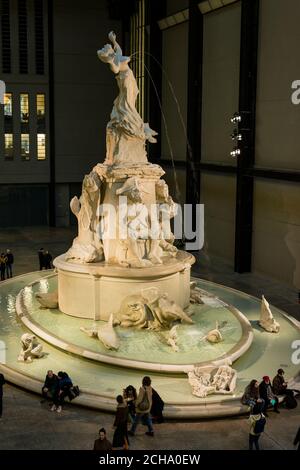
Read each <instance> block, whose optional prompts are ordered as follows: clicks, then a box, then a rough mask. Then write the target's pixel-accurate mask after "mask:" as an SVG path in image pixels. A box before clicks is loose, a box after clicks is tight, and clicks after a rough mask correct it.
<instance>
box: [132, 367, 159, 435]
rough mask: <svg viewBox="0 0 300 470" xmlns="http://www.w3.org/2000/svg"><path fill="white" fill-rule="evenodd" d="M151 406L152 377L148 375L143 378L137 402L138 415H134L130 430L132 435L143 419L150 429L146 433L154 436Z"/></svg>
mask: <svg viewBox="0 0 300 470" xmlns="http://www.w3.org/2000/svg"><path fill="white" fill-rule="evenodd" d="M151 407H152V387H151V379H150V377H148V376H146V377H144V378H143V380H142V386H141V387H140V391H139V394H138V397H137V399H136V402H135V411H136V415H135V417H134V420H133V423H132V426H131V429H130V431H129V432H128V434H129V435H130V436H134V433H135V431H136V428H137V425H138V424H139V422H140V421H141V420H143V422H144V423H145V424H146V425H147V426H148V431H147V432H146V435H147V436H151V437H153V436H154V431H153V426H152V419H151V415H150V410H151Z"/></svg>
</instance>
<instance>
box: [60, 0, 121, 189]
mask: <svg viewBox="0 0 300 470" xmlns="http://www.w3.org/2000/svg"><path fill="white" fill-rule="evenodd" d="M111 30H114V31H116V33H118V32H119V30H120V28H119V23H116V22H115V21H111V20H109V18H108V11H107V5H106V2H105V1H97V0H86V1H85V2H84V4H83V3H82V1H81V0H75V1H74V0H64V1H63V2H62V1H60V0H55V1H54V67H55V83H54V89H55V155H56V159H55V160H56V180H57V182H58V183H64V182H68V183H70V182H78V181H81V180H82V178H83V176H84V174H85V173H88V172H90V171H91V169H92V168H93V166H94V165H95V164H96V163H97V162H102V161H103V160H104V158H105V128H106V123H107V122H108V121H109V116H110V112H111V109H112V104H113V100H114V98H115V97H116V96H117V93H118V92H117V85H116V82H115V79H114V76H113V74H112V72H110V71H109V69H108V66H106V65H105V64H103V63H102V62H100V60H99V59H98V57H97V54H96V52H97V50H98V49H99V48H101V47H103V45H104V44H105V43H107V42H108V38H107V34H108V32H109V31H111ZM119 38H120V34H119Z"/></svg>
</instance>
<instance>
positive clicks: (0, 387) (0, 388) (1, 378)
mask: <svg viewBox="0 0 300 470" xmlns="http://www.w3.org/2000/svg"><path fill="white" fill-rule="evenodd" d="M4 384H5V378H4V375H3V374H0V418H2V409H3V385H4Z"/></svg>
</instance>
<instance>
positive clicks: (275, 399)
mask: <svg viewBox="0 0 300 470" xmlns="http://www.w3.org/2000/svg"><path fill="white" fill-rule="evenodd" d="M294 393H298V390H292V389H289V388H288V383H287V381H286V380H285V378H284V370H283V369H278V371H277V374H276V376H275V377H274V379H273V381H272V384H271V381H270V377H269V376H267V375H265V376H264V377H263V379H262V381H261V382H260V383H259V382H258V381H257V380H256V379H253V380H251V382H250V383H249V385H247V387H246V388H245V391H244V394H243V396H242V399H241V401H242V403H243V405H247V406H249V408H250V417H249V423H250V430H249V450H253V447H254V446H255V449H256V450H259V443H258V441H259V438H260V436H261V434H262V433H263V432H264V428H265V425H266V417H268V412H267V411H268V409H269V408H272V409H273V410H274V412H275V413H280V411H279V409H278V407H279V397H282V404H283V406H285V407H286V408H289V409H291V408H296V406H297V400H296V399H295V398H294ZM295 441H296V439H295ZM297 442H299V441H297ZM295 445H296V443H295Z"/></svg>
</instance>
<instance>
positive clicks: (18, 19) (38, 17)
mask: <svg viewBox="0 0 300 470" xmlns="http://www.w3.org/2000/svg"><path fill="white" fill-rule="evenodd" d="M16 5H17V11H15V10H12V5H11V4H10V0H0V38H1V46H2V47H1V49H2V54H1V55H2V72H3V73H12V72H15V73H16V72H17V70H12V62H11V56H12V52H14V51H12V50H11V34H12V31H13V30H14V29H15V26H17V31H18V55H19V68H18V72H19V73H21V74H27V73H28V72H29V70H28V65H29V64H28V51H29V49H30V48H33V47H34V48H35V73H36V74H44V6H43V0H34V9H33V11H32V10H31V9H28V5H27V0H18V1H17V2H16ZM29 15H34V18H33V19H34V21H33V22H31V21H30V18H29ZM31 24H34V31H33V32H31V31H29V25H31ZM32 33H33V34H32ZM33 37H34V43H33V41H32V39H31V38H33ZM29 41H32V43H31V42H29ZM15 52H16V51H15ZM31 73H33V70H32V71H31Z"/></svg>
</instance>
